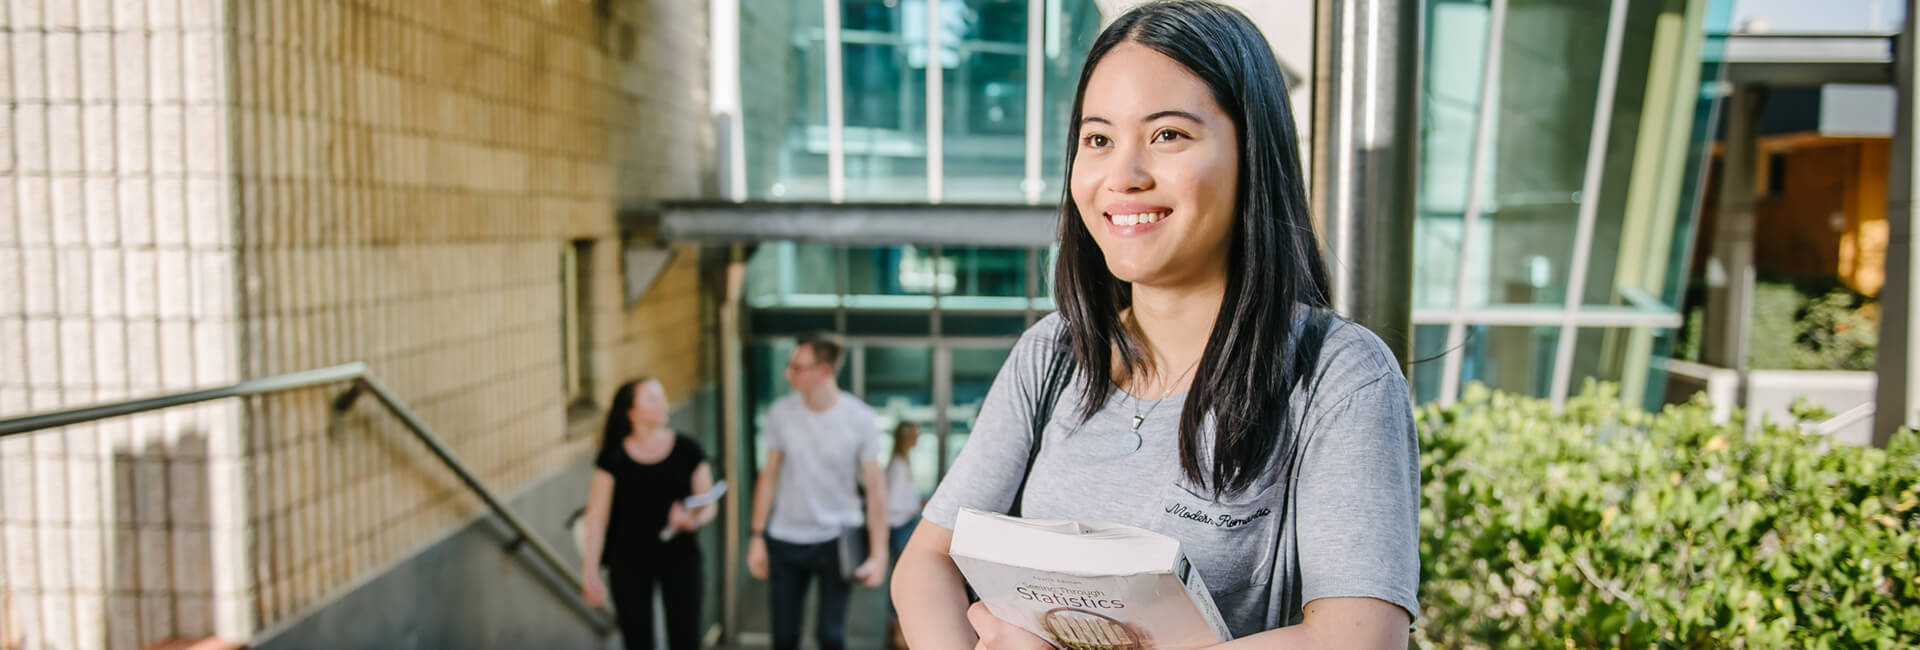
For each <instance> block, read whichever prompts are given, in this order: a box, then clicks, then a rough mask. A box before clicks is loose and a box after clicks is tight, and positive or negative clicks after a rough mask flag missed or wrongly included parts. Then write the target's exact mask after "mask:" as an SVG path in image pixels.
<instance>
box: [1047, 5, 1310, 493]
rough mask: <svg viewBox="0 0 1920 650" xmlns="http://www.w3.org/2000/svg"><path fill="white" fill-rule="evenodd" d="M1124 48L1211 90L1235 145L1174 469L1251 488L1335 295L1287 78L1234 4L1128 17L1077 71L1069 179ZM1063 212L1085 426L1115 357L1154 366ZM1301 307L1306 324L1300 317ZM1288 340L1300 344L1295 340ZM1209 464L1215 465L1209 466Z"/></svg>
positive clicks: (1150, 10) (1076, 217)
mask: <svg viewBox="0 0 1920 650" xmlns="http://www.w3.org/2000/svg"><path fill="white" fill-rule="evenodd" d="M1127 42H1132V43H1138V44H1140V45H1144V46H1146V47H1148V48H1151V49H1153V50H1154V51H1156V52H1159V53H1161V54H1163V55H1166V56H1167V57H1168V58H1171V59H1173V60H1174V61H1175V62H1178V63H1179V64H1180V65H1181V66H1183V67H1185V68H1186V69H1187V70H1188V71H1190V72H1192V73H1193V74H1194V75H1195V76H1197V77H1199V78H1200V80H1201V81H1203V82H1205V83H1206V84H1207V88H1208V89H1209V90H1211V91H1212V94H1213V100H1214V102H1215V103H1218V104H1219V105H1220V108H1221V110H1223V111H1225V112H1226V113H1227V115H1228V116H1230V117H1232V118H1233V126H1234V130H1235V132H1236V133H1238V134H1239V137H1240V142H1239V156H1240V165H1239V167H1240V178H1239V179H1238V181H1237V183H1236V185H1235V187H1236V189H1235V198H1234V210H1235V219H1234V221H1235V226H1234V230H1233V233H1232V235H1231V236H1232V242H1231V249H1230V252H1229V254H1228V259H1227V288H1226V295H1225V297H1224V299H1223V300H1222V301H1221V303H1220V313H1219V314H1218V316H1217V317H1216V319H1215V321H1214V326H1213V333H1212V335H1211V336H1210V337H1209V339H1208V340H1207V346H1206V350H1205V352H1203V353H1202V356H1201V358H1200V364H1199V367H1198V368H1197V369H1196V370H1195V371H1194V376H1193V384H1192V388H1191V389H1190V390H1189V392H1188V394H1187V399H1186V406H1185V409H1184V410H1183V411H1182V413H1181V414H1180V468H1181V470H1182V471H1183V472H1184V473H1185V474H1186V478H1187V480H1188V481H1190V482H1191V483H1193V484H1195V485H1199V486H1210V487H1211V489H1212V491H1213V493H1214V494H1215V495H1216V496H1218V495H1220V494H1222V493H1226V492H1237V491H1240V490H1243V489H1246V487H1247V486H1249V485H1251V484H1252V483H1253V481H1254V479H1255V478H1256V477H1257V476H1258V475H1259V473H1260V472H1261V471H1262V469H1263V468H1265V467H1266V466H1267V461H1268V459H1269V458H1270V457H1271V456H1272V454H1273V452H1274V450H1275V449H1276V448H1278V446H1279V444H1280V443H1281V442H1282V440H1284V439H1285V437H1286V436H1287V435H1289V434H1288V431H1287V427H1286V423H1287V416H1288V410H1289V409H1288V400H1289V397H1290V395H1291V393H1292V391H1293V388H1294V386H1295V385H1296V384H1297V383H1299V382H1301V381H1302V380H1303V379H1304V378H1305V377H1306V376H1307V375H1309V374H1310V373H1311V371H1312V366H1313V364H1312V362H1311V360H1312V359H1314V358H1315V357H1317V356H1318V350H1319V347H1320V345H1321V343H1322V340H1321V338H1322V336H1323V335H1324V332H1325V329H1326V327H1327V324H1328V323H1329V322H1330V319H1331V316H1330V314H1331V303H1330V301H1331V289H1330V288H1329V285H1328V281H1327V269H1326V263H1325V261H1324V260H1323V259H1322V258H1321V255H1320V246H1319V242H1318V240H1317V239H1315V237H1314V233H1313V224H1312V223H1311V221H1310V220H1309V217H1308V210H1307V192H1306V187H1305V186H1304V184H1303V179H1302V177H1301V173H1300V156H1299V150H1300V149H1299V138H1298V136H1297V135H1296V134H1295V133H1294V125H1293V109H1292V107H1291V106H1290V105H1289V104H1288V102H1287V85H1286V80H1285V78H1284V77H1282V76H1281V73H1280V66H1279V64H1278V63H1277V62H1276V61H1275V59H1274V55H1273V49H1272V48H1271V47H1270V46H1269V45H1268V44H1267V40H1266V37H1265V36H1263V35H1261V33H1260V29H1259V28H1258V27H1256V26H1254V24H1253V21H1251V20H1248V19H1247V17H1246V16H1245V15H1244V14H1241V13H1240V12H1239V11H1237V10H1235V9H1232V8H1230V7H1226V6H1223V5H1219V4H1214V3H1212V2H1197V1H1193V0H1181V1H1174V2H1156V3H1152V4H1147V5H1144V6H1141V7H1138V8H1135V9H1133V10H1132V11H1128V12H1127V13H1126V14H1125V15H1122V16H1121V17H1120V18H1119V20H1116V21H1114V22H1113V24H1112V25H1109V26H1107V28H1106V30H1104V31H1102V32H1101V33H1100V37H1099V38H1098V39H1097V40H1095V41H1094V43H1093V48H1092V49H1091V50H1089V51H1088V53H1087V63H1086V67H1085V68H1083V69H1081V71H1080V86H1079V88H1078V89H1077V90H1076V91H1075V92H1074V98H1073V117H1072V120H1071V121H1070V122H1068V124H1069V125H1070V126H1069V127H1068V138H1067V177H1068V178H1069V179H1071V178H1072V175H1073V161H1074V158H1075V155H1076V153H1077V150H1078V148H1079V147H1078V143H1079V141H1080V119H1081V116H1082V113H1081V110H1082V103H1083V102H1084V101H1085V98H1086V93H1087V81H1088V80H1089V79H1091V78H1092V77H1093V70H1094V68H1095V67H1097V66H1099V64H1100V60H1101V59H1102V58H1104V57H1105V56H1106V55H1107V54H1108V53H1109V52H1111V51H1112V50H1113V48H1114V47H1116V46H1118V45H1120V44H1121V43H1127ZM1067 186H1068V187H1071V186H1072V183H1071V182H1069V183H1067ZM1061 204H1062V208H1061V219H1060V254H1059V260H1058V263H1057V264H1056V266H1055V267H1054V288H1055V295H1056V296H1058V298H1059V305H1060V312H1061V316H1062V317H1063V318H1064V319H1065V320H1066V323H1067V326H1066V333H1065V338H1066V339H1067V344H1068V345H1069V346H1071V349H1072V350H1073V357H1074V361H1075V363H1076V364H1077V365H1078V369H1079V370H1078V371H1079V373H1080V375H1081V378H1082V379H1083V380H1084V381H1083V385H1084V386H1085V394H1084V395H1083V396H1082V397H1083V399H1082V400H1081V403H1082V404H1084V405H1085V406H1084V411H1083V413H1082V414H1081V417H1082V418H1090V417H1092V416H1093V414H1094V413H1096V412H1098V411H1099V410H1100V409H1101V408H1103V407H1104V406H1105V405H1106V401H1107V396H1108V395H1110V394H1111V393H1112V392H1113V389H1114V380H1113V368H1114V360H1113V354H1114V352H1115V351H1118V353H1119V355H1120V364H1121V366H1122V367H1124V368H1125V369H1126V371H1127V373H1128V374H1138V373H1141V372H1144V371H1148V370H1151V368H1152V363H1153V361H1152V358H1151V355H1150V354H1149V353H1148V351H1147V349H1146V345H1145V342H1144V341H1142V340H1141V339H1140V338H1139V337H1138V336H1137V335H1136V334H1135V333H1134V331H1133V328H1131V327H1129V326H1128V325H1127V324H1126V323H1124V322H1122V319H1121V317H1120V313H1121V310H1123V309H1126V308H1127V307H1130V306H1131V305H1132V304H1133V290H1132V287H1131V285H1128V284H1126V283H1123V282H1121V281H1120V280H1118V279H1116V278H1114V277H1113V274H1112V273H1111V272H1110V271H1108V268H1107V264H1106V258H1105V256H1104V255H1103V254H1102V253H1101V252H1100V248H1099V246H1098V245H1097V244H1095V243H1094V240H1093V235H1092V234H1091V233H1090V232H1088V230H1087V227H1086V224H1085V223H1084V222H1082V221H1081V215H1080V209H1079V207H1078V206H1076V205H1075V204H1074V201H1073V199H1072V197H1071V195H1069V196H1068V197H1067V198H1066V199H1065V200H1064V201H1062V202H1061ZM1301 307H1304V308H1305V313H1306V315H1307V318H1306V319H1304V320H1303V321H1301V322H1300V323H1296V322H1295V319H1294V317H1295V315H1296V313H1297V312H1296V309H1299V308H1301ZM1295 339H1297V341H1298V345H1289V341H1290V340H1295ZM1303 360H1304V361H1305V362H1303ZM1276 361H1278V363H1276ZM1209 418H1211V421H1212V423H1213V426H1214V431H1215V433H1214V440H1213V449H1212V450H1211V453H1210V454H1208V455H1203V454H1202V450H1201V444H1202V442H1203V438H1202V437H1201V434H1200V429H1201V426H1202V424H1203V423H1205V422H1207V421H1208V419H1209ZM1209 456H1210V458H1211V460H1212V461H1213V462H1212V463H1211V465H1212V466H1211V467H1206V466H1203V459H1205V458H1208V457H1209Z"/></svg>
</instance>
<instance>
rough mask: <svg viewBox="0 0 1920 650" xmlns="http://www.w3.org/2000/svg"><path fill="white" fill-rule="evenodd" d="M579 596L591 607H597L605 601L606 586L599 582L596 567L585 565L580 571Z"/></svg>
mask: <svg viewBox="0 0 1920 650" xmlns="http://www.w3.org/2000/svg"><path fill="white" fill-rule="evenodd" d="M580 597H581V598H582V599H584V600H586V601H587V605H588V606H591V607H599V606H600V605H602V604H604V603H606V602H607V586H606V585H605V584H602V583H601V582H600V571H599V569H598V568H597V567H587V568H586V570H585V571H581V572H580Z"/></svg>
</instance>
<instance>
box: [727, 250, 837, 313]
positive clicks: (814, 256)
mask: <svg viewBox="0 0 1920 650" xmlns="http://www.w3.org/2000/svg"><path fill="white" fill-rule="evenodd" d="M838 256H839V250H838V249H836V248H834V247H832V246H826V245H822V244H799V243H794V242H771V243H767V244H763V245H761V246H760V247H759V249H757V250H755V251H754V254H753V257H751V258H748V260H747V282H746V295H747V304H750V305H753V306H755V307H773V306H796V307H831V306H834V305H835V304H836V303H837V301H838V299H837V298H836V297H835V295H836V294H837V293H839V292H838V290H837V289H836V287H837V286H838V285H839V282H838V281H837V280H836V278H835V275H836V274H837V273H838V269H837V265H838V264H839V260H838V259H837V258H838Z"/></svg>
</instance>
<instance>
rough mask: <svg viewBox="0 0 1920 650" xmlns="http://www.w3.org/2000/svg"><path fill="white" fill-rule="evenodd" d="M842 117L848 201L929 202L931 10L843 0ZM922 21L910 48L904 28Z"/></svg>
mask: <svg viewBox="0 0 1920 650" xmlns="http://www.w3.org/2000/svg"><path fill="white" fill-rule="evenodd" d="M840 8H841V14H842V17H841V21H840V28H841V39H842V45H841V47H842V55H841V59H840V65H841V70H842V77H841V80H842V88H841V91H842V95H841V96H842V103H841V106H842V110H843V111H844V115H845V119H846V129H845V131H844V132H843V133H842V137H841V142H842V144H843V146H844V147H845V152H846V175H847V176H846V178H847V200H850V201H922V200H925V199H926V198H927V123H926V117H927V88H926V79H927V70H926V68H927V61H926V57H925V56H924V54H922V55H921V56H918V57H915V56H911V54H912V49H911V48H912V43H915V42H917V43H919V44H920V49H921V50H922V51H923V52H924V50H925V47H926V45H925V43H926V37H925V34H926V28H925V27H924V25H925V24H926V23H925V21H926V9H925V5H924V4H920V3H914V6H913V8H914V9H916V10H915V11H908V7H907V6H906V5H905V4H902V3H901V2H899V0H884V1H883V0H842V1H841V4H840ZM908 19H912V20H914V21H916V26H917V29H914V30H912V32H911V36H912V40H911V41H909V39H908V36H909V32H908V31H907V29H906V21H907V20H908Z"/></svg>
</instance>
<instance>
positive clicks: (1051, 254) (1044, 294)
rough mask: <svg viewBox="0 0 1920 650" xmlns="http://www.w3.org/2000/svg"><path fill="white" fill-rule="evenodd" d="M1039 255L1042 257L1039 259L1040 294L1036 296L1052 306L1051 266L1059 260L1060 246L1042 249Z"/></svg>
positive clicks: (1054, 245)
mask: <svg viewBox="0 0 1920 650" xmlns="http://www.w3.org/2000/svg"><path fill="white" fill-rule="evenodd" d="M1040 253H1041V255H1042V256H1043V257H1041V258H1040V293H1039V294H1037V295H1038V297H1041V298H1046V299H1048V301H1047V304H1048V305H1052V304H1053V301H1052V299H1053V265H1054V264H1055V263H1057V262H1058V261H1059V259H1060V245H1059V244H1052V245H1049V246H1047V247H1046V248H1045V249H1042V250H1041V251H1040ZM1049 308H1051V307H1049Z"/></svg>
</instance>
